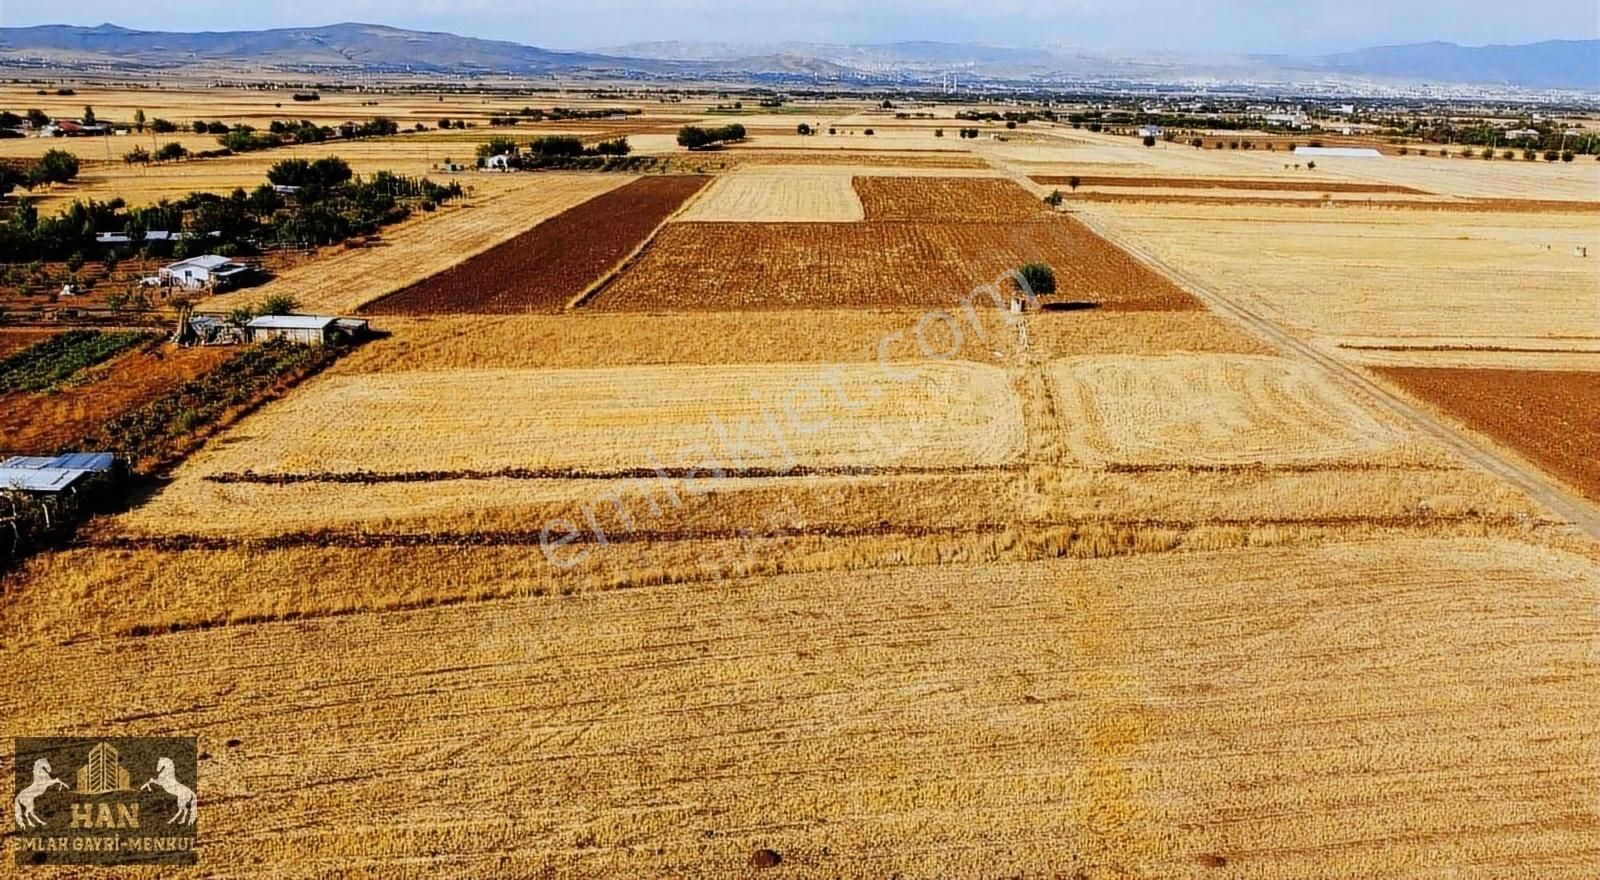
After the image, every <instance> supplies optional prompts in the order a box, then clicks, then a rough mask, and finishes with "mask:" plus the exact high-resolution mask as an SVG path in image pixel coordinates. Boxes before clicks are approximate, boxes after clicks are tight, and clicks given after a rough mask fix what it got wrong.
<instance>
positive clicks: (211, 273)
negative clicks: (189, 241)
mask: <svg viewBox="0 0 1600 880" xmlns="http://www.w3.org/2000/svg"><path fill="white" fill-rule="evenodd" d="M251 271H252V270H251V268H250V267H249V266H246V265H244V264H243V263H235V262H234V261H232V260H230V259H228V258H227V257H223V256H218V255H217V254H206V255H205V256H201V257H190V258H189V259H187V260H179V261H178V262H176V263H170V264H168V265H166V266H162V267H161V272H160V275H159V277H160V278H161V283H162V285H163V286H166V287H182V288H184V289H186V290H224V289H226V288H228V287H231V286H233V285H234V284H236V283H238V282H239V281H240V280H242V279H243V278H245V277H246V276H248V275H249V274H250V273H251Z"/></svg>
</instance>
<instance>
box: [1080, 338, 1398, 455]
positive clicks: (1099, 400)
mask: <svg viewBox="0 0 1600 880" xmlns="http://www.w3.org/2000/svg"><path fill="white" fill-rule="evenodd" d="M1050 378H1051V381H1052V382H1053V384H1054V388H1055V394H1056V400H1057V403H1058V405H1059V407H1060V409H1061V420H1062V423H1063V424H1064V425H1065V427H1066V443H1067V445H1068V447H1069V448H1070V449H1071V450H1072V451H1073V453H1074V455H1076V456H1077V458H1078V459H1079V460H1081V461H1085V462H1089V463H1094V464H1127V465H1161V464H1185V465H1190V464H1192V465H1224V464H1266V465H1289V464H1312V463H1322V464H1330V463H1334V462H1339V461H1352V460H1355V459H1371V458H1374V457H1379V456H1382V455H1384V454H1385V453H1388V454H1391V455H1392V454H1394V453H1395V452H1397V451H1398V450H1397V447H1398V446H1399V445H1400V444H1401V443H1402V442H1403V441H1404V440H1405V439H1406V432H1405V431H1404V430H1403V429H1401V428H1400V427H1399V426H1398V425H1396V424H1394V423H1393V422H1392V421H1389V420H1386V419H1382V418H1380V417H1379V416H1378V415H1377V414H1376V413H1374V412H1373V411H1371V410H1370V409H1368V408H1366V407H1364V406H1362V405H1361V404H1360V403H1359V402H1358V401H1356V400H1354V399H1352V398H1351V396H1350V395H1349V394H1348V393H1346V392H1345V391H1344V390H1343V389H1341V388H1338V387H1337V386H1334V385H1331V384H1330V383H1329V382H1328V380H1326V379H1325V378H1323V377H1322V376H1320V375H1319V374H1317V373H1316V372H1314V371H1313V370H1312V369H1311V368H1309V367H1306V366H1304V365H1301V364H1298V363H1296V362H1294V361H1289V360H1284V359H1281V358H1271V357H1252V356H1243V355H1229V356H1220V355H1168V356H1156V357H1084V358H1072V359H1068V360H1062V361H1057V362H1055V363H1054V364H1052V365H1051V371H1050Z"/></svg>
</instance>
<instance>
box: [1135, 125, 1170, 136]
mask: <svg viewBox="0 0 1600 880" xmlns="http://www.w3.org/2000/svg"><path fill="white" fill-rule="evenodd" d="M1163 133H1164V132H1162V130H1161V126H1159V125H1141V126H1139V137H1142V138H1147V137H1153V138H1158V137H1161V135H1162V134H1163Z"/></svg>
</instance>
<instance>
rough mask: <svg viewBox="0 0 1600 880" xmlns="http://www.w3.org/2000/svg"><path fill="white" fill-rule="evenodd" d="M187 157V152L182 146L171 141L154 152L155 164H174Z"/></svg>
mask: <svg viewBox="0 0 1600 880" xmlns="http://www.w3.org/2000/svg"><path fill="white" fill-rule="evenodd" d="M187 155H189V151H188V149H186V148H185V147H184V146H183V144H180V143H178V142H177V141H171V142H169V143H165V144H162V145H161V147H160V148H158V149H157V150H156V152H155V160H156V161H157V162H176V161H178V160H179V159H182V158H183V157H184V156H187Z"/></svg>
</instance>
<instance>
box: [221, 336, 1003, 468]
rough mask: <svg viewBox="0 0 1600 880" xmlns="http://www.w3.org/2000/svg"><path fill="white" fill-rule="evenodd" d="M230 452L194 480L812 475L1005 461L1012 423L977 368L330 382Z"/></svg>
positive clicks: (752, 369)
mask: <svg viewBox="0 0 1600 880" xmlns="http://www.w3.org/2000/svg"><path fill="white" fill-rule="evenodd" d="M913 374H914V375H913ZM768 416H770V417H771V418H772V419H773V424H776V425H777V430H778V435H779V437H778V438H775V437H774V436H773V433H772V426H771V425H769V424H767V422H766V418H767V417H768ZM780 419H781V420H782V421H781V422H779V421H778V420H780ZM246 437H250V438H253V440H252V442H248V443H247V442H243V441H244V438H246ZM780 439H781V442H780ZM232 440H233V442H231V443H229V444H228V445H227V446H226V447H222V448H219V449H217V450H216V451H215V452H214V453H207V454H205V455H203V456H202V457H200V458H198V459H197V460H196V461H195V464H194V465H193V468H194V469H195V470H197V471H199V472H201V473H206V474H216V473H230V472H243V471H246V470H250V471H254V472H255V473H258V474H272V473H295V472H334V473H341V472H350V471H359V470H375V471H380V472H405V471H451V470H492V469H495V468H507V467H521V468H571V469H579V470H583V469H596V470H601V469H608V468H652V467H654V466H656V465H657V464H658V463H659V464H661V465H664V466H668V467H699V468H702V469H705V468H706V467H707V462H718V463H720V464H719V465H713V466H717V467H720V468H722V469H728V470H738V469H746V468H783V467H785V466H786V464H787V463H789V462H790V461H791V453H792V461H793V462H794V463H798V464H799V465H803V466H809V467H841V466H850V465H862V464H872V465H881V466H898V465H925V466H933V465H941V464H967V463H970V462H973V461H985V462H994V463H1004V462H1006V461H1009V460H1011V459H1013V458H1015V456H1016V455H1017V453H1018V451H1019V450H1020V449H1021V446H1022V420H1021V413H1020V411H1019V405H1018V402H1017V399H1016V396H1015V394H1014V393H1013V392H1012V390H1011V387H1010V384H1009V380H1008V378H1007V377H1006V374H1005V373H1004V372H1003V371H1001V370H998V369H996V368H993V367H980V366H977V365H974V364H955V363H937V362H927V363H909V364H900V365H898V366H897V367H896V368H895V370H894V373H893V374H890V373H887V372H884V371H883V370H881V369H880V368H879V367H878V366H877V365H866V364H855V365H836V366H833V367H818V366H791V365H785V364H770V365H754V364H746V365H742V366H738V367H732V366H705V367H689V366H681V367H660V368H635V367H615V368H600V369H583V370H539V371H532V370H494V371H488V370H482V371H473V370H453V371H449V372H438V373H427V372H406V373H394V374H372V375H364V376H337V377H328V378H325V379H323V380H320V381H317V382H315V383H314V384H313V385H311V386H310V387H307V388H305V389H303V390H301V391H300V392H299V393H297V394H295V395H293V396H292V397H290V398H289V399H288V400H286V401H284V402H282V403H280V404H278V405H277V406H274V407H272V408H270V409H269V410H267V411H266V412H264V413H262V414H261V415H259V416H257V417H255V418H253V419H251V420H250V421H248V422H247V423H245V424H243V425H241V426H240V427H239V428H238V429H237V430H236V431H235V432H233V435H232Z"/></svg>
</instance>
